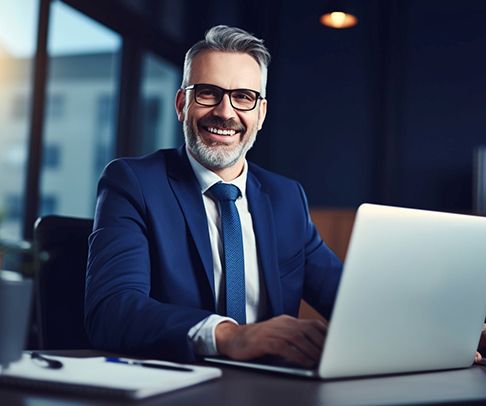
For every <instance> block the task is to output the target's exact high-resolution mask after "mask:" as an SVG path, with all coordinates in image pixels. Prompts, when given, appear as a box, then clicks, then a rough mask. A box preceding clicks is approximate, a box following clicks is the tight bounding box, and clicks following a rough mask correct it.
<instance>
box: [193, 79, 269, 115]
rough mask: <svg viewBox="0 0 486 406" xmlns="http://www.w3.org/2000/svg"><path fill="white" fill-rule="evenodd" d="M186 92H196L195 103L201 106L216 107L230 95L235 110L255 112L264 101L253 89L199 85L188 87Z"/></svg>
mask: <svg viewBox="0 0 486 406" xmlns="http://www.w3.org/2000/svg"><path fill="white" fill-rule="evenodd" d="M184 90H194V101H195V102H196V103H197V104H200V105H201V106H206V107H214V106H217V105H218V104H219V103H221V100H223V97H224V95H225V94H226V93H228V95H229V99H230V103H231V106H232V107H233V108H234V109H235V110H240V111H250V110H253V109H254V108H255V107H256V105H257V102H258V100H261V99H264V97H262V96H261V95H260V93H259V92H257V91H256V90H251V89H223V88H222V87H219V86H216V85H209V84H206V83H197V84H194V85H190V86H186V87H185V88H184Z"/></svg>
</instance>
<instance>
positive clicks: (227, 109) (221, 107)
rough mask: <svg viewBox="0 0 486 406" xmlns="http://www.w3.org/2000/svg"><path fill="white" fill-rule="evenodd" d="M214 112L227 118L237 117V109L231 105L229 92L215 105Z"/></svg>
mask: <svg viewBox="0 0 486 406" xmlns="http://www.w3.org/2000/svg"><path fill="white" fill-rule="evenodd" d="M213 112H214V114H215V115H217V116H218V117H221V118H223V119H225V120H228V119H229V118H233V117H235V109H234V108H233V106H232V105H231V101H230V96H229V94H225V95H223V98H222V99H221V102H220V103H219V104H218V105H217V106H215V107H214V110H213Z"/></svg>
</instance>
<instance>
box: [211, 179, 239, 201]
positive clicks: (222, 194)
mask: <svg viewBox="0 0 486 406" xmlns="http://www.w3.org/2000/svg"><path fill="white" fill-rule="evenodd" d="M209 190H210V191H211V193H212V195H213V196H214V197H215V198H216V199H218V200H219V201H223V200H231V201H233V202H234V201H235V200H236V199H238V197H239V196H240V195H241V192H240V189H238V187H237V186H235V185H231V184H229V183H221V182H220V183H216V184H214V185H213V186H211V188H210V189H209Z"/></svg>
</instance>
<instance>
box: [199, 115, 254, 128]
mask: <svg viewBox="0 0 486 406" xmlns="http://www.w3.org/2000/svg"><path fill="white" fill-rule="evenodd" d="M198 125H199V126H201V127H216V128H225V129H227V130H235V131H237V132H245V131H246V127H245V126H244V125H243V124H238V123H237V122H236V121H235V120H234V119H232V118H229V119H228V120H223V119H222V118H219V117H204V118H201V119H200V120H199V122H198Z"/></svg>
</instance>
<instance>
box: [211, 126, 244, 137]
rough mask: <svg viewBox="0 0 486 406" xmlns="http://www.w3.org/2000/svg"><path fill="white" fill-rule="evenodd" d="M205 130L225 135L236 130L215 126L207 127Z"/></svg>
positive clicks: (233, 133) (232, 133) (229, 134)
mask: <svg viewBox="0 0 486 406" xmlns="http://www.w3.org/2000/svg"><path fill="white" fill-rule="evenodd" d="M206 131H207V132H210V133H212V134H217V135H227V136H232V135H235V134H236V133H237V131H236V130H230V129H228V130H224V129H221V128H216V127H207V128H206Z"/></svg>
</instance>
